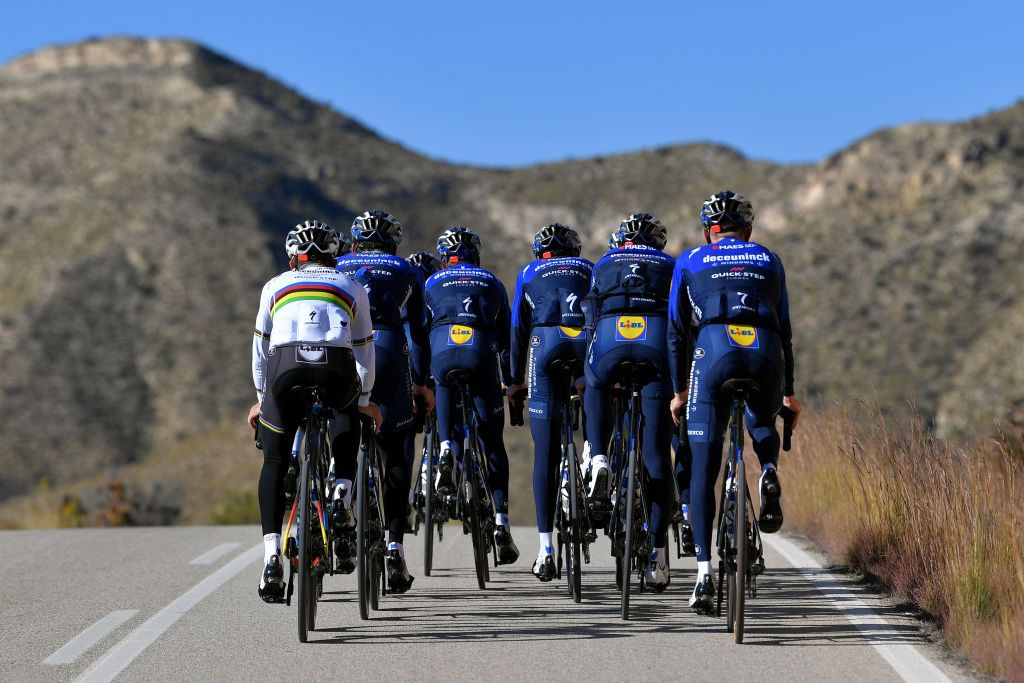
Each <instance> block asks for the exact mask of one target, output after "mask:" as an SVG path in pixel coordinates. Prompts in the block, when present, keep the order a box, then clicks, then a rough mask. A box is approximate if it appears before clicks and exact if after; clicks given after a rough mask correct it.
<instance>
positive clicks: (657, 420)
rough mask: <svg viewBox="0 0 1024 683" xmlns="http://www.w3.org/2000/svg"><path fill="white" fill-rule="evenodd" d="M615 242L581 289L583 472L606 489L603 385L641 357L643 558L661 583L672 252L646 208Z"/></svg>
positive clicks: (608, 414)
mask: <svg viewBox="0 0 1024 683" xmlns="http://www.w3.org/2000/svg"><path fill="white" fill-rule="evenodd" d="M613 241H614V242H615V244H616V245H618V246H616V248H614V249H612V250H611V251H609V252H608V253H607V254H605V255H604V256H603V257H602V258H601V259H600V260H599V261H598V262H597V263H596V264H595V265H594V275H593V280H592V285H591V289H590V294H589V295H588V297H587V302H586V306H587V325H588V331H589V332H590V345H589V349H588V351H587V362H586V364H585V365H584V370H585V373H586V380H587V388H586V393H585V394H584V397H583V405H584V408H585V412H586V415H587V420H586V432H587V441H588V442H589V443H590V448H591V451H592V453H593V455H592V457H591V460H590V463H589V479H590V482H591V490H592V492H593V495H594V496H607V495H608V493H607V490H606V487H607V484H606V482H607V478H608V458H607V455H606V449H607V447H608V444H609V442H610V440H611V435H612V429H613V423H614V416H613V414H612V411H611V401H610V399H609V392H610V390H611V389H612V387H613V384H614V382H615V370H616V368H617V366H618V365H619V363H621V362H622V361H634V362H646V363H649V364H650V365H651V366H653V368H654V370H655V376H654V378H653V379H652V380H650V381H649V382H648V383H646V384H645V385H644V386H643V403H642V406H643V411H644V430H643V435H642V438H643V440H642V443H643V445H644V448H643V459H644V463H643V464H644V467H646V469H647V473H648V475H649V484H650V488H649V490H648V496H649V500H650V503H651V527H652V528H651V529H650V536H651V538H650V540H651V545H652V547H653V548H654V551H653V553H652V555H651V558H650V562H648V563H647V569H646V572H647V573H646V577H645V578H646V582H647V585H648V586H649V587H650V588H651V589H653V590H655V591H660V590H664V588H665V586H667V585H668V580H669V573H668V564H667V552H666V545H667V543H666V536H667V530H668V526H669V524H670V523H671V521H672V505H673V502H672V501H673V497H674V492H673V487H672V482H671V480H670V479H669V477H670V476H671V469H672V466H671V454H670V449H671V445H672V420H671V416H670V414H669V411H668V400H669V398H670V397H671V395H672V389H671V383H670V381H669V374H668V365H667V363H666V355H667V354H666V347H665V339H666V333H667V332H666V327H667V317H668V294H669V285H670V283H671V279H672V266H673V265H674V263H675V259H673V258H672V257H671V256H669V255H668V254H666V253H665V252H664V251H662V250H663V249H664V248H665V244H666V242H667V241H668V233H667V231H666V230H665V226H664V225H662V223H661V221H659V220H658V219H657V218H655V217H654V216H652V215H650V214H648V213H634V214H632V215H630V216H628V217H627V218H625V219H624V220H623V221H622V222H621V223H620V224H619V228H618V230H617V231H616V233H615V235H614V236H613Z"/></svg>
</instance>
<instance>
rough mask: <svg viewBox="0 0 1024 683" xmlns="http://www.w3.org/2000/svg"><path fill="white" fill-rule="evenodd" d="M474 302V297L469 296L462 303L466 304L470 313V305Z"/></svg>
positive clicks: (467, 311)
mask: <svg viewBox="0 0 1024 683" xmlns="http://www.w3.org/2000/svg"><path fill="white" fill-rule="evenodd" d="M472 303H473V298H472V297H468V296H467V297H466V298H465V299H463V300H462V305H463V306H465V308H466V313H469V306H470V304H472Z"/></svg>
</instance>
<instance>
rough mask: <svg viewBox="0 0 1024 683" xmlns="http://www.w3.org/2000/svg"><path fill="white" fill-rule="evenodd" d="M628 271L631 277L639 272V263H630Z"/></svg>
mask: <svg viewBox="0 0 1024 683" xmlns="http://www.w3.org/2000/svg"><path fill="white" fill-rule="evenodd" d="M629 270H630V271H631V272H632V273H633V275H636V271H638V270H640V264H639V263H630V264H629Z"/></svg>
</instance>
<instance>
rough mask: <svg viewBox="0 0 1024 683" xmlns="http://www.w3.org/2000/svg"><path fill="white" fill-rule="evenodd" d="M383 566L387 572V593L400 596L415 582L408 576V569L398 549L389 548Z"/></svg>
mask: <svg viewBox="0 0 1024 683" xmlns="http://www.w3.org/2000/svg"><path fill="white" fill-rule="evenodd" d="M384 566H385V567H386V568H387V572H388V592H390V593H395V594H396V595H401V594H402V593H404V592H406V591H407V590H409V589H410V588H412V582H413V581H415V579H414V578H413V576H412V575H411V574H409V568H408V566H406V564H405V558H404V557H402V553H401V552H400V551H399V550H398V548H391V549H390V550H388V552H387V555H385V556H384Z"/></svg>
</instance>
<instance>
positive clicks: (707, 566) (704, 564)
mask: <svg viewBox="0 0 1024 683" xmlns="http://www.w3.org/2000/svg"><path fill="white" fill-rule="evenodd" d="M710 573H711V560H707V561H703V560H702V561H700V562H698V563H697V581H700V580H701V578H702V577H704V576H707V575H708V574H710Z"/></svg>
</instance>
